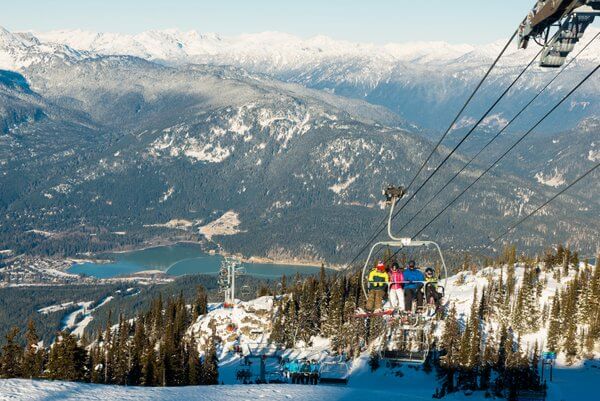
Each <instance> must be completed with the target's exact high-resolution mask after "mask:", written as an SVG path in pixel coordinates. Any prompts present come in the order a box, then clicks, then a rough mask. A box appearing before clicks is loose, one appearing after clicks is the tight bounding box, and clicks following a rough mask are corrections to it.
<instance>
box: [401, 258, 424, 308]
mask: <svg viewBox="0 0 600 401" xmlns="http://www.w3.org/2000/svg"><path fill="white" fill-rule="evenodd" d="M404 281H405V282H407V283H406V284H404V310H406V311H407V312H409V311H412V310H413V309H412V304H413V301H414V300H415V299H416V300H417V308H419V307H421V306H422V305H423V292H421V288H423V282H424V281H425V276H423V272H422V271H421V270H419V269H417V264H416V263H415V261H414V260H411V261H410V262H408V269H406V270H404Z"/></svg>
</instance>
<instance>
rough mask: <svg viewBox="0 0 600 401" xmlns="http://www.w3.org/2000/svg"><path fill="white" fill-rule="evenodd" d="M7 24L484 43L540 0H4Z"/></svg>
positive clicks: (2, 19)
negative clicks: (176, 29) (264, 32)
mask: <svg viewBox="0 0 600 401" xmlns="http://www.w3.org/2000/svg"><path fill="white" fill-rule="evenodd" d="M4 3H5V4H3V5H2V10H1V12H0V26H4V27H5V28H7V29H9V30H30V29H31V30H39V31H42V30H51V29H59V28H67V29H73V28H80V29H85V30H93V31H104V32H106V31H109V32H126V33H137V32H141V31H144V30H148V29H163V28H178V29H181V30H190V29H195V30H198V31H200V32H216V33H219V34H222V35H226V36H227V35H235V34H239V33H251V32H262V31H281V32H289V33H292V34H296V35H299V36H302V37H309V36H313V35H317V34H324V35H327V36H331V37H333V38H336V39H347V40H351V41H362V42H376V43H387V42H407V41H415V40H427V41H430V40H444V41H448V42H451V43H485V42H490V41H494V40H497V39H501V38H505V37H507V36H509V35H510V34H511V33H512V32H513V30H514V29H515V28H516V27H517V25H518V23H519V22H520V21H521V20H522V18H523V17H524V16H525V14H526V13H527V11H528V10H529V8H531V6H532V5H533V3H534V0H485V1H482V0H428V1H425V0H365V1H352V0H350V1H341V0H292V1H290V0H212V1H205V0H195V1H193V0H172V1H167V0H162V1H159V0H102V1H98V0H26V1H10V2H9V1H6V2H4Z"/></svg>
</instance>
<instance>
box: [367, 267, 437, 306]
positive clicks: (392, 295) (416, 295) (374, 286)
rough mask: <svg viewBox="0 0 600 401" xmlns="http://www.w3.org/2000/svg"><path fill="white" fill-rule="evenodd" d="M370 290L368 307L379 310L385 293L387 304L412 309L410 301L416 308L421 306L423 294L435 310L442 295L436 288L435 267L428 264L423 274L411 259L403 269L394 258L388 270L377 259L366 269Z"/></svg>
mask: <svg viewBox="0 0 600 401" xmlns="http://www.w3.org/2000/svg"><path fill="white" fill-rule="evenodd" d="M368 281H369V292H368V297H367V311H369V312H378V311H381V309H382V307H383V303H384V299H385V297H386V292H387V298H388V301H389V303H390V307H391V308H392V309H395V310H399V311H408V312H410V311H412V310H413V302H414V301H416V305H417V308H419V307H421V306H423V298H424V297H425V299H426V300H427V303H433V304H435V307H436V310H437V309H438V308H439V306H440V298H441V295H440V294H439V292H438V290H437V282H438V278H437V277H435V271H434V270H433V269H432V268H431V267H428V268H426V269H425V274H423V272H422V271H421V270H419V269H418V268H417V264H416V263H415V261H414V260H411V261H410V262H408V266H407V267H406V268H405V269H401V268H400V265H399V264H398V262H395V261H394V262H393V263H392V265H391V267H390V269H389V270H388V269H387V268H386V266H385V264H384V263H383V261H378V262H377V264H376V266H375V267H374V268H373V269H372V270H371V271H370V272H369V277H368Z"/></svg>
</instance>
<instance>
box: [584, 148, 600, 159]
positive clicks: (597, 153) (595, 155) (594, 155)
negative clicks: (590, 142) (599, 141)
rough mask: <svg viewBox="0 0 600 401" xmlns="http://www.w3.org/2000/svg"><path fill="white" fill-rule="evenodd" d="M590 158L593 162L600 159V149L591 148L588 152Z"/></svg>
mask: <svg viewBox="0 0 600 401" xmlns="http://www.w3.org/2000/svg"><path fill="white" fill-rule="evenodd" d="M587 158H588V160H589V161H592V162H598V161H600V150H596V149H590V151H589V152H588V157H587Z"/></svg>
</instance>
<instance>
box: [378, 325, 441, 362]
mask: <svg viewBox="0 0 600 401" xmlns="http://www.w3.org/2000/svg"><path fill="white" fill-rule="evenodd" d="M429 347H430V341H429V325H428V324H425V325H423V326H411V325H409V326H406V325H399V326H398V327H389V328H388V330H387V331H386V334H385V336H384V338H383V339H382V342H381V348H380V350H379V356H380V357H381V359H384V360H387V361H389V362H393V363H406V364H418V365H420V364H422V363H424V362H425V360H426V359H427V355H428V354H429Z"/></svg>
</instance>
